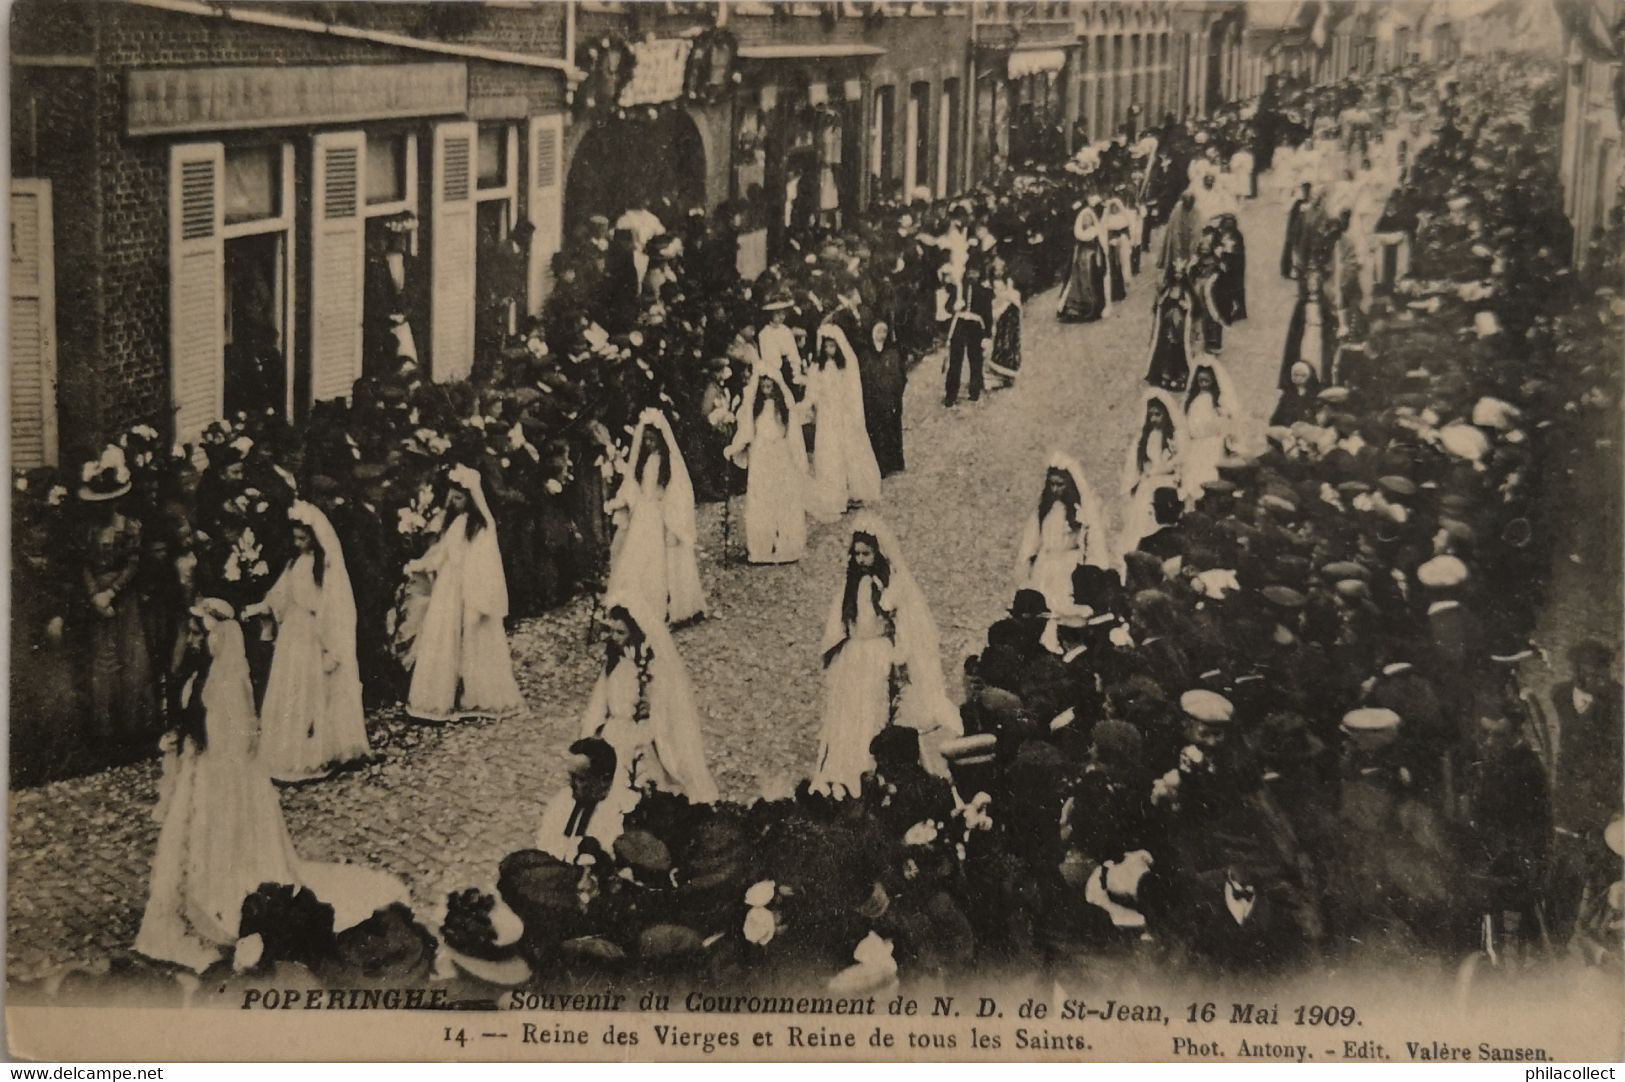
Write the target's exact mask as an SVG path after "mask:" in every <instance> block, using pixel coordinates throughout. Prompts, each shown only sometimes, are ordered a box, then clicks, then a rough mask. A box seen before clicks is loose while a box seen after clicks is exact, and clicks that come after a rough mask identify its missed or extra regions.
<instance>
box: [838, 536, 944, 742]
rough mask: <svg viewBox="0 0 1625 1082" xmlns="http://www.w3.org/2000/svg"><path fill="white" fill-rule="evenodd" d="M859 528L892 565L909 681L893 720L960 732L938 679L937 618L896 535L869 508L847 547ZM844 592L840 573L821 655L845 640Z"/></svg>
mask: <svg viewBox="0 0 1625 1082" xmlns="http://www.w3.org/2000/svg"><path fill="white" fill-rule="evenodd" d="M859 534H868V535H869V536H870V537H873V538H874V539H875V544H876V545H877V546H878V547H879V549H880V555H882V556H884V557H885V558H886V563H887V565H888V566H889V567H890V569H891V578H890V582H889V583H888V585H887V587H886V592H887V593H889V594H891V596H892V598H893V599H894V601H895V602H896V617H895V619H896V622H897V654H898V659H899V661H900V662H901V663H902V664H905V665H907V666H908V687H907V688H906V689H905V690H904V692H903V695H902V698H901V701H900V702H899V704H898V714H897V721H898V723H899V724H902V725H907V726H908V727H909V728H911V729H917V730H919V731H920V733H921V734H922V735H923V734H926V733H930V732H933V731H935V730H939V729H941V730H947V733H948V735H950V736H959V735H960V734H962V733H963V732H964V725H963V723H962V722H961V720H960V717H959V710H958V709H957V708H956V707H955V706H954V704H953V703H952V702H951V701H950V700H949V699H948V692H947V685H946V684H945V683H944V682H943V678H942V640H941V637H940V636H939V635H938V633H937V625H936V621H935V620H933V619H932V618H931V608H930V606H929V605H928V604H927V603H926V600H925V594H924V593H922V592H921V591H920V587H919V584H918V583H917V582H915V581H914V576H913V575H912V574H911V573H910V572H909V568H908V561H907V560H906V559H904V557H903V552H902V548H901V546H900V545H899V544H898V541H897V537H896V535H895V534H893V533H892V531H891V528H890V527H888V526H887V525H886V524H885V523H884V522H882V521H881V519H880V516H879V515H876V514H875V513H874V512H872V511H860V512H859V513H858V514H856V515H855V516H853V519H852V525H851V528H850V530H849V531H848V533H847V544H846V549H845V551H846V552H847V553H850V552H851V550H852V540H853V539H854V538H855V537H857V536H858V535H859ZM845 593H846V584H845V579H844V576H843V579H842V583H841V585H840V587H838V588H837V589H836V591H835V598H834V602H833V604H832V605H831V606H830V611H829V615H828V616H827V618H826V619H825V621H824V636H823V640H822V642H821V643H820V644H819V654H820V656H828V654H829V652H830V651H831V650H833V649H835V648H836V647H837V646H839V645H840V644H841V643H842V642H844V641H845V640H846V637H847V635H846V621H845V619H844V618H843V616H842V613H841V603H842V601H843V600H844V599H845Z"/></svg>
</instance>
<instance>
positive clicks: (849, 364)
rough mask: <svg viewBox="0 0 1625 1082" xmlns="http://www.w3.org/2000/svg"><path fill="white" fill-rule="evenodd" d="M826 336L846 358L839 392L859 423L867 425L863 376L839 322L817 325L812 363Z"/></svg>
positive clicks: (816, 361)
mask: <svg viewBox="0 0 1625 1082" xmlns="http://www.w3.org/2000/svg"><path fill="white" fill-rule="evenodd" d="M826 338H828V339H829V340H830V341H832V342H834V343H835V345H836V347H837V348H838V349H840V351H841V356H843V357H845V358H846V368H844V369H843V370H842V375H841V393H842V394H843V395H844V396H845V397H846V399H847V402H846V405H847V408H848V409H850V410H852V414H853V416H855V417H857V418H858V422H859V424H860V425H867V424H868V420H867V418H866V416H865V415H864V412H863V376H862V375H860V374H859V369H858V355H857V353H855V352H854V351H853V349H852V343H851V342H850V341H848V340H847V337H846V332H845V331H844V330H842V329H841V326H840V324H838V323H829V322H825V323H820V324H819V325H818V341H817V345H816V346H815V347H814V352H813V363H814V364H817V363H818V356H819V353H820V352H821V351H822V347H823V344H824V339H826Z"/></svg>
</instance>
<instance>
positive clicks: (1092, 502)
mask: <svg viewBox="0 0 1625 1082" xmlns="http://www.w3.org/2000/svg"><path fill="white" fill-rule="evenodd" d="M1050 470H1064V471H1066V473H1067V475H1068V476H1069V477H1071V478H1072V484H1073V485H1074V486H1075V487H1076V488H1077V490H1078V525H1079V526H1080V527H1081V528H1082V530H1083V562H1084V563H1086V564H1090V565H1092V566H1094V567H1110V566H1111V565H1112V556H1111V545H1110V544H1109V543H1108V541H1107V539H1106V517H1105V514H1104V513H1103V512H1102V510H1101V505H1100V497H1098V496H1096V495H1095V490H1094V486H1092V485H1090V484H1089V478H1088V477H1086V476H1084V472H1083V464H1082V463H1080V462H1079V461H1078V460H1077V459H1075V458H1073V457H1072V456H1071V455H1069V454H1065V453H1063V452H1061V451H1052V452H1050V456H1049V462H1048V463H1047V464H1046V465H1045V467H1044V475H1045V478H1046V483H1047V479H1048V476H1049V471H1050ZM1042 529H1043V523H1042V522H1040V521H1039V520H1038V512H1037V511H1036V510H1034V511H1033V513H1032V514H1031V515H1030V516H1028V518H1027V525H1026V526H1025V528H1024V529H1023V530H1022V534H1021V548H1020V550H1019V551H1018V552H1017V554H1016V581H1017V582H1018V583H1019V582H1023V581H1025V580H1026V578H1027V569H1028V566H1029V565H1030V564H1031V563H1032V561H1033V559H1034V558H1035V557H1036V556H1037V555H1038V550H1039V547H1040V544H1041V540H1040V531H1041V530H1042Z"/></svg>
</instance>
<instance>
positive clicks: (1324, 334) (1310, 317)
mask: <svg viewBox="0 0 1625 1082" xmlns="http://www.w3.org/2000/svg"><path fill="white" fill-rule="evenodd" d="M1336 355H1337V313H1336V311H1335V310H1334V309H1333V307H1332V304H1331V301H1330V300H1329V299H1328V298H1327V296H1326V293H1325V290H1324V288H1323V287H1322V280H1321V274H1320V271H1319V270H1313V269H1311V270H1309V271H1308V272H1307V273H1306V274H1305V276H1304V277H1303V278H1302V279H1301V280H1300V287H1299V290H1298V301H1297V303H1296V304H1295V305H1294V306H1293V308H1292V318H1291V320H1290V321H1289V322H1288V323H1287V328H1286V345H1285V348H1284V349H1282V351H1281V374H1280V378H1279V380H1278V381H1277V383H1276V385H1277V386H1278V387H1280V388H1281V389H1282V390H1285V389H1286V388H1287V387H1289V386H1291V385H1292V366H1293V365H1294V364H1295V363H1297V362H1298V361H1307V362H1309V366H1310V368H1312V369H1313V370H1314V372H1315V375H1316V377H1317V378H1319V379H1320V380H1321V381H1322V382H1324V381H1325V378H1326V376H1327V374H1328V373H1329V371H1330V369H1331V365H1332V361H1333V359H1334V358H1335V357H1336Z"/></svg>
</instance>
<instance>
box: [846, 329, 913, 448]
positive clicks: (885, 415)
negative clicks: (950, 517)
mask: <svg viewBox="0 0 1625 1082" xmlns="http://www.w3.org/2000/svg"><path fill="white" fill-rule="evenodd" d="M868 338H869V340H868V341H867V342H863V343H857V345H858V348H859V349H863V350H864V353H863V359H862V361H861V362H860V368H859V371H860V373H861V375H862V378H863V411H864V418H865V419H866V421H867V422H868V429H869V443H870V445H871V446H872V447H873V448H874V452H875V462H876V463H877V464H878V465H879V466H880V474H881V476H882V477H889V476H891V475H892V474H894V473H901V472H903V388H904V387H905V386H906V385H907V383H908V373H907V371H906V370H905V369H904V367H903V351H902V350H901V349H900V348H899V347H898V344H897V338H896V336H895V335H894V334H893V333H892V328H891V326H890V325H889V324H887V323H886V321H885V320H883V319H877V320H876V321H875V322H874V323H873V324H872V325H871V326H870V328H869V334H868ZM865 346H867V347H868V348H867V349H865V348H864V347H865Z"/></svg>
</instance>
